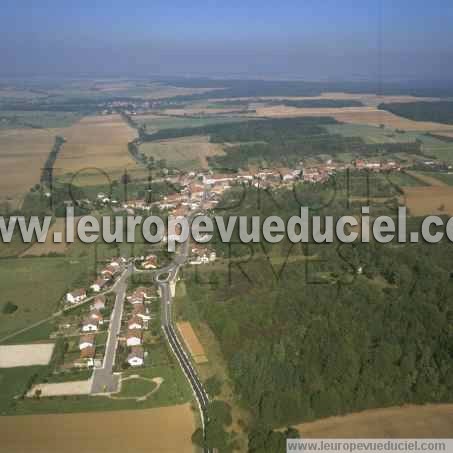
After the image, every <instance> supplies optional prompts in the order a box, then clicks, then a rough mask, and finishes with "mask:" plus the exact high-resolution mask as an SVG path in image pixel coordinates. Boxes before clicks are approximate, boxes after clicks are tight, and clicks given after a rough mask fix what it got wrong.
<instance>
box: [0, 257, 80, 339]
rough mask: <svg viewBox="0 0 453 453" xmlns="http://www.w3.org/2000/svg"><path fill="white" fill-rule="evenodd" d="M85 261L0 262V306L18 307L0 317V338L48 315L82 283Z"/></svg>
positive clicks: (22, 260)
mask: <svg viewBox="0 0 453 453" xmlns="http://www.w3.org/2000/svg"><path fill="white" fill-rule="evenodd" d="M86 273H87V265H86V259H84V258H79V259H78V260H71V259H70V258H66V257H40V258H11V259H4V260H0V287H1V288H2V290H1V294H0V303H2V304H3V303H6V302H8V301H11V302H13V303H14V304H15V305H17V306H18V309H17V310H16V311H15V312H14V313H12V314H8V315H6V314H0V337H1V336H6V335H7V334H8V333H11V332H14V331H16V330H19V329H22V328H24V327H27V326H28V325H30V324H33V323H35V322H38V321H40V320H42V319H45V318H46V317H48V316H50V315H52V314H53V313H54V311H55V309H56V308H57V305H58V302H59V300H60V299H61V298H62V297H63V295H64V294H65V293H66V292H67V291H68V290H69V289H72V288H73V287H74V286H75V285H77V284H79V285H80V284H81V282H85V281H86Z"/></svg>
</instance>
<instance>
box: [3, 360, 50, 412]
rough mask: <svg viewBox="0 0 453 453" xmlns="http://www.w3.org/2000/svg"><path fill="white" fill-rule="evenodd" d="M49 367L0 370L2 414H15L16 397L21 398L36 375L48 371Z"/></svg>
mask: <svg viewBox="0 0 453 453" xmlns="http://www.w3.org/2000/svg"><path fill="white" fill-rule="evenodd" d="M47 368H48V367H47V366H29V367H17V368H1V369H0V388H1V391H0V414H1V415H7V414H11V413H14V406H15V404H16V403H15V400H14V398H15V397H20V396H21V395H22V394H23V393H24V392H25V391H26V390H27V389H28V387H29V384H30V382H31V380H32V378H33V376H34V375H40V374H41V373H43V372H44V373H45V372H46V371H47Z"/></svg>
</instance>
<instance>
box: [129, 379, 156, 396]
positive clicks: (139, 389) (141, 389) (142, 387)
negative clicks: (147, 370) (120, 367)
mask: <svg viewBox="0 0 453 453" xmlns="http://www.w3.org/2000/svg"><path fill="white" fill-rule="evenodd" d="M156 387H157V384H155V383H154V382H152V381H148V380H146V379H141V378H137V379H135V378H134V379H128V380H127V381H124V382H123V383H122V384H121V393H120V396H122V397H128V398H138V397H140V396H144V395H146V394H147V393H149V392H152V391H153V390H154V389H155V388H156Z"/></svg>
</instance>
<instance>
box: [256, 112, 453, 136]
mask: <svg viewBox="0 0 453 453" xmlns="http://www.w3.org/2000/svg"><path fill="white" fill-rule="evenodd" d="M256 114H257V115H258V116H264V117H268V118H279V117H299V116H330V117H333V118H335V119H336V120H337V121H340V122H344V123H356V124H369V125H372V126H379V125H381V124H383V125H385V126H387V127H391V128H395V129H403V130H410V131H447V132H449V131H451V132H453V125H448V124H440V123H432V122H426V121H413V120H408V119H406V118H402V117H399V116H397V115H394V114H393V113H390V112H387V111H384V110H377V109H376V108H374V107H345V108H319V109H314V108H313V109H311V108H310V109H306V108H296V107H285V106H275V107H260V108H257V109H256Z"/></svg>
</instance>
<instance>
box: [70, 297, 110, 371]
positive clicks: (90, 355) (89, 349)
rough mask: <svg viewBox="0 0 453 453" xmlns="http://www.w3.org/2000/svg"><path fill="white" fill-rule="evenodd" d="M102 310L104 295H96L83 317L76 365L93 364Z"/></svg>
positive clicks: (82, 366)
mask: <svg viewBox="0 0 453 453" xmlns="http://www.w3.org/2000/svg"><path fill="white" fill-rule="evenodd" d="M103 310H105V297H104V296H103V295H99V296H96V297H95V299H94V303H93V304H92V305H91V307H90V312H89V313H88V315H87V316H86V317H85V318H84V319H83V321H82V325H81V328H80V338H79V350H80V357H79V358H78V359H77V360H76V361H75V362H74V366H76V367H79V368H86V367H92V366H94V365H95V355H96V346H95V340H96V333H97V332H98V331H99V329H100V327H101V326H102V325H103V324H104V317H103V315H102V311H103Z"/></svg>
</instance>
